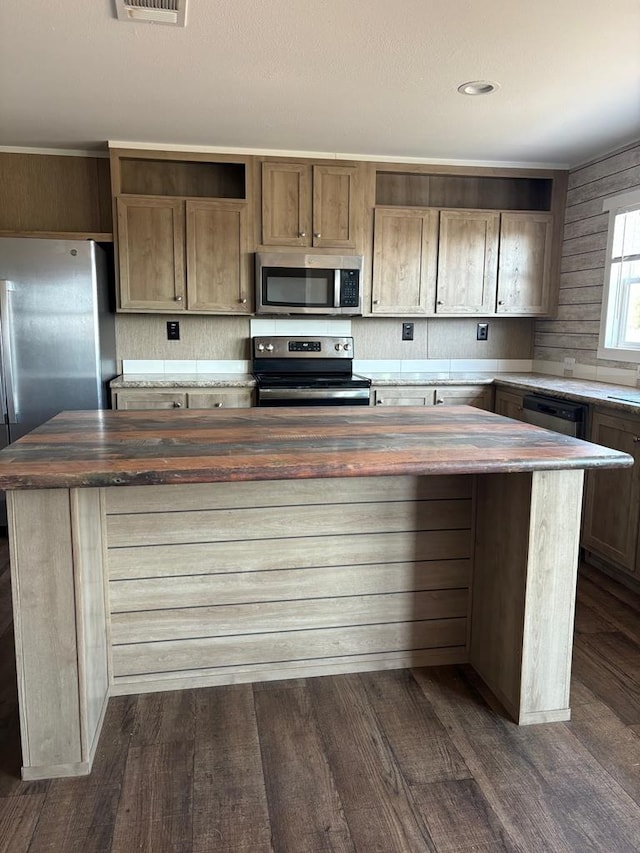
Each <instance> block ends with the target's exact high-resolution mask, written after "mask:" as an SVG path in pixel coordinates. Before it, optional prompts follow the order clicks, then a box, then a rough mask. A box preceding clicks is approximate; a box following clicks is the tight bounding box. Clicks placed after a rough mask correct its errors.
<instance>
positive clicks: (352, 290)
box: [340, 270, 360, 308]
mask: <svg viewBox="0 0 640 853" xmlns="http://www.w3.org/2000/svg"><path fill="white" fill-rule="evenodd" d="M359 305H360V271H359V270H340V307H341V308H358V307H359Z"/></svg>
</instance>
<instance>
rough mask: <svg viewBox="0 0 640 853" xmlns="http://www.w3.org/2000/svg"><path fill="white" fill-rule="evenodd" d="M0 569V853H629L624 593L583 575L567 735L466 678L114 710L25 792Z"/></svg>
mask: <svg viewBox="0 0 640 853" xmlns="http://www.w3.org/2000/svg"><path fill="white" fill-rule="evenodd" d="M0 556H1V559H2V562H1V564H0V850H1V851H7V852H8V853H21V851H30V853H41V851H55V853H69V852H70V851H82V853H93V851H96V853H108V851H118V853H129V851H132V853H133V851H148V852H149V853H165V851H166V852H167V853H169V851H171V853H182V851H193V853H205V851H215V853H218V851H229V852H230V853H263V851H275V853H316V851H329V850H331V851H357V853H376V851H380V853H395V851H403V853H404V851H406V853H418V852H419V851H437V853H454V851H455V853H458V851H469V853H471V851H474V853H496V851H526V853H544V852H545V851H579V853H586V851H606V853H625V852H626V851H640V595H637V594H634V593H632V592H629V591H628V590H626V589H624V588H622V587H620V586H619V585H617V584H616V583H615V582H613V581H611V580H608V579H606V578H604V577H602V576H600V575H599V574H598V573H597V572H595V571H592V570H590V569H585V571H584V573H583V575H582V578H581V581H580V586H579V599H578V608H577V618H576V642H575V655H574V680H573V692H572V706H573V719H572V721H571V722H570V723H566V724H565V723H556V724H551V725H540V726H531V727H526V728H519V727H518V726H515V725H513V724H512V723H510V722H509V721H508V720H506V719H505V718H504V717H503V716H502V714H501V713H500V711H499V710H498V709H493V708H492V707H491V698H490V697H489V696H487V695H486V691H483V688H482V685H481V684H480V682H479V680H478V679H477V678H476V677H475V676H474V674H473V672H472V671H471V670H470V669H469V668H467V667H439V668H434V669H419V670H414V671H409V670H397V671H392V672H385V673H374V674H363V675H343V676H336V677H323V678H315V679H300V680H292V681H286V682H271V683H263V684H256V685H253V686H252V685H235V686H232V687H224V688H213V689H206V690H198V691H192V690H187V691H182V692H172V693H164V694H148V695H145V696H134V697H120V698H115V699H112V700H111V702H110V705H109V709H108V713H107V719H106V723H105V727H104V730H103V734H102V737H101V741H100V747H99V753H98V756H97V758H96V761H95V766H94V770H93V773H92V774H91V776H89V777H86V778H83V779H73V780H57V781H52V782H32V783H25V782H22V781H21V780H20V775H19V768H20V755H19V732H18V716H17V708H16V686H15V668H14V664H13V638H12V625H11V612H10V610H11V609H10V592H9V575H8V570H7V558H6V545H4V544H3V547H2V550H1V551H0Z"/></svg>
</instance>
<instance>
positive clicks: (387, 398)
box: [373, 385, 435, 406]
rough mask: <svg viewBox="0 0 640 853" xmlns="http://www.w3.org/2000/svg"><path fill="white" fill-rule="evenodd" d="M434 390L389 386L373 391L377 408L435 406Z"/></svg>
mask: <svg viewBox="0 0 640 853" xmlns="http://www.w3.org/2000/svg"><path fill="white" fill-rule="evenodd" d="M434 400H435V392H434V389H433V388H429V387H424V388H411V387H405V386H402V385H387V386H384V387H380V388H374V389H373V402H374V405H375V406H433V403H434Z"/></svg>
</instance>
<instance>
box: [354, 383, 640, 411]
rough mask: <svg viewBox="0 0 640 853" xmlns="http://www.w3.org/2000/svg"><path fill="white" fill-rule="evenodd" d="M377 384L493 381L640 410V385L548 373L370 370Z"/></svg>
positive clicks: (514, 386) (531, 390)
mask: <svg viewBox="0 0 640 853" xmlns="http://www.w3.org/2000/svg"><path fill="white" fill-rule="evenodd" d="M369 376H370V378H371V380H372V382H373V384H374V385H376V386H385V385H416V386H420V385H422V386H424V385H438V386H445V385H481V384H494V385H500V386H503V387H506V388H513V389H514V390H515V391H529V392H531V393H537V394H548V395H551V396H553V397H559V398H560V399H562V400H572V401H574V402H578V403H589V404H591V405H598V404H601V405H606V406H607V407H610V408H614V409H619V410H621V411H626V412H631V413H633V414H636V415H637V414H640V389H638V388H631V387H629V386H628V385H613V384H609V383H606V382H595V381H593V380H589V379H573V378H568V377H564V376H549V375H548V374H545V373H477V374H466V373H465V374H463V375H462V376H460V377H456V378H455V379H454V378H451V377H448V378H444V377H442V376H434V375H433V374H428V373H385V374H375V373H371V374H369Z"/></svg>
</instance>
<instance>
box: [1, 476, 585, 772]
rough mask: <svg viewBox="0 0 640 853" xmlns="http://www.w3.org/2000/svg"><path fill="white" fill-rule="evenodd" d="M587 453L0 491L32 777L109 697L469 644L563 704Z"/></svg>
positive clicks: (503, 676) (447, 653)
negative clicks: (560, 465) (430, 468)
mask: <svg viewBox="0 0 640 853" xmlns="http://www.w3.org/2000/svg"><path fill="white" fill-rule="evenodd" d="M583 474H584V472H583V470H582V469H568V470H538V471H532V472H524V473H523V472H516V473H490V474H452V475H448V474H444V475H439V476H413V475H401V476H386V477H349V478H331V479H302V480H278V481H268V480H266V481H264V480H263V481H260V482H227V483H193V484H186V485H174V484H172V485H158V486H154V485H144V486H127V487H106V488H97V487H90V488H55V489H48V488H43V489H24V490H15V491H9V492H8V511H9V532H10V555H11V572H12V584H13V596H14V615H15V633H16V660H17V669H18V692H19V704H20V726H21V738H22V755H23V770H22V773H23V777H24V778H25V779H43V778H51V777H57V776H80V775H85V774H88V773H89V772H90V771H91V765H92V761H93V758H94V755H95V752H96V747H97V743H98V738H99V735H100V730H101V727H102V722H103V719H104V714H105V710H106V706H107V702H108V699H109V696H111V695H117V694H126V693H141V692H147V691H159V690H175V689H180V688H191V687H200V686H212V685H222V684H230V683H235V682H241V681H244V682H247V681H260V680H269V679H280V678H291V677H302V676H313V675H326V674H334V673H344V672H357V671H367V670H369V671H371V670H381V669H389V668H396V667H410V666H426V665H435V664H459V663H470V664H471V665H472V666H473V667H474V668H475V670H476V671H477V672H478V673H479V675H480V676H481V677H482V679H483V680H484V681H485V683H486V684H487V686H488V687H489V689H490V690H491V691H492V692H493V694H494V695H495V697H496V698H497V699H498V700H499V701H500V703H501V704H502V705H503V706H504V708H505V709H506V711H507V713H508V714H509V715H510V716H511V717H512V719H513V720H514V721H515V722H517V723H519V724H521V725H522V724H530V723H540V722H552V721H558V720H567V719H569V716H570V709H569V681H570V672H571V651H572V637H573V614H574V604H575V590H576V572H577V563H578V533H579V523H580V513H581V502H582V484H583Z"/></svg>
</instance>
